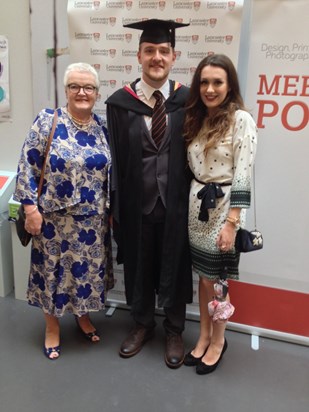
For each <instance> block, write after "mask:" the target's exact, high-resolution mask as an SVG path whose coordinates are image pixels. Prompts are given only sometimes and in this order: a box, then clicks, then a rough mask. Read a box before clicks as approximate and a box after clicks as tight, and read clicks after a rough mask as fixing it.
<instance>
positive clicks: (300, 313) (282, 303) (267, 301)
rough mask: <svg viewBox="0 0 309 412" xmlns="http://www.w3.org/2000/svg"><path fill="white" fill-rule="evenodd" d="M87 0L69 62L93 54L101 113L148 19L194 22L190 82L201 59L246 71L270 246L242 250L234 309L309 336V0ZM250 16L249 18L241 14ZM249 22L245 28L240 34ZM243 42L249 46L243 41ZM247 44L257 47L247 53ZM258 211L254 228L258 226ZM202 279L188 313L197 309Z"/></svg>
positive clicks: (244, 319)
mask: <svg viewBox="0 0 309 412" xmlns="http://www.w3.org/2000/svg"><path fill="white" fill-rule="evenodd" d="M249 4H250V6H251V9H250V12H249V13H247V15H246V16H244V14H243V8H244V4H243V1H177V0H174V1H152V0H148V1H125V0H123V1H121V0H119V1H117V0H114V1H112V0H107V1H86V0H68V23H69V39H70V60H71V62H74V61H87V62H89V63H90V64H92V65H94V67H95V68H96V69H97V70H98V72H99V75H100V78H101V88H100V94H101V99H100V100H99V101H98V102H97V104H96V111H97V112H98V113H99V114H102V115H105V105H104V101H105V99H106V98H107V97H108V96H109V95H110V94H112V93H113V92H114V91H115V90H117V89H118V88H120V87H122V86H123V85H124V84H126V83H128V82H130V81H132V80H133V79H135V78H137V77H140V75H141V73H140V66H139V65H138V63H137V58H136V51H137V48H138V39H139V35H140V33H139V32H138V31H133V30H131V29H125V28H123V27H122V26H123V24H128V23H131V22H134V21H136V20H139V19H143V18H162V19H169V18H171V19H174V20H178V21H181V22H190V26H189V27H186V28H182V29H179V30H177V33H176V53H177V56H178V57H177V60H176V63H175V66H174V68H173V70H172V78H174V79H176V80H179V81H180V82H182V83H183V84H186V85H190V82H191V78H192V74H193V73H194V70H195V68H196V66H197V64H198V63H199V61H200V60H201V59H202V58H203V57H204V56H206V55H207V54H208V53H212V52H215V53H225V54H227V55H228V56H230V57H231V59H232V60H233V61H234V63H235V65H236V66H237V64H238V61H239V62H241V64H242V65H243V64H246V65H247V70H244V67H238V69H239V72H240V73H243V72H246V73H247V79H246V81H244V78H241V79H240V80H241V83H242V85H243V89H244V94H245V96H244V97H245V101H246V105H247V107H248V108H249V109H250V110H251V111H252V114H253V116H254V118H255V120H256V122H257V125H258V128H259V145H258V154H257V161H256V202H257V223H258V229H260V230H261V231H262V233H263V236H264V243H265V246H264V249H263V250H261V251H259V252H255V253H249V254H247V255H246V254H243V255H242V257H241V264H240V281H239V282H231V297H232V300H233V303H234V304H235V306H236V312H235V314H234V316H233V318H232V319H231V323H230V325H231V327H233V326H234V327H235V328H236V329H237V328H240V329H241V328H244V330H248V331H255V330H258V332H257V333H259V334H263V333H264V334H265V335H267V333H268V332H269V333H270V334H272V333H275V335H277V336H278V337H281V338H283V339H288V340H295V341H299V342H301V343H303V342H305V343H306V344H309V343H308V337H309V322H308V320H307V317H306V315H307V314H308V313H309V294H308V292H309V281H308V268H309V252H308V251H307V246H308V244H309V242H308V239H307V233H308V231H309V224H308V223H309V213H308V203H309V192H308V189H307V185H306V177H307V176H309V162H308V161H307V156H308V153H309V140H308V120H309V106H308V96H309V74H308V60H309V42H308V38H307V37H306V36H305V34H304V33H306V31H307V20H306V16H307V15H308V13H309V2H308V1H307V0H267V1H266V0H251V1H250V0H249V1H248V2H247V4H246V6H247V5H249ZM243 18H246V19H247V20H250V22H249V23H248V21H247V22H243V21H242V19H243ZM242 23H246V25H244V26H243V28H244V27H247V29H245V30H244V31H243V32H242V38H241V39H240V35H241V27H242ZM240 40H242V42H241V44H242V47H241V48H240ZM246 50H249V53H248V55H245V54H246ZM252 212H253V210H252V209H251V210H250V211H249V213H248V224H247V227H248V228H251V227H252V228H253V213H252ZM115 269H116V270H115V272H116V273H115V275H116V280H117V283H116V287H115V289H114V290H113V291H111V292H110V293H109V299H110V301H114V302H120V303H124V302H125V298H124V285H123V273H122V268H121V267H118V266H116V267H115ZM197 283H198V279H197V277H196V276H195V277H194V303H193V304H192V305H189V306H188V315H191V314H193V315H197V314H198V304H197Z"/></svg>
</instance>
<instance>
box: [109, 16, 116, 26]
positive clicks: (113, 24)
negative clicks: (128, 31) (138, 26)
mask: <svg viewBox="0 0 309 412" xmlns="http://www.w3.org/2000/svg"><path fill="white" fill-rule="evenodd" d="M108 21H109V24H110V25H111V26H115V24H116V17H109V19H108Z"/></svg>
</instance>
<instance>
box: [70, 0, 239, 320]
mask: <svg viewBox="0 0 309 412" xmlns="http://www.w3.org/2000/svg"><path fill="white" fill-rule="evenodd" d="M242 7H243V1H242V0H241V1H222V0H221V1H177V0H174V1H152V0H148V1H125V0H123V1H116V0H115V1H113V0H110V1H84V0H81V1H78V0H69V1H68V19H69V37H70V57H71V61H87V62H89V63H90V64H92V65H93V66H94V67H95V68H96V69H97V70H98V72H99V75H100V79H101V87H100V95H101V96H100V100H99V101H98V102H97V104H96V108H95V110H96V112H97V113H99V114H102V115H103V116H104V115H105V104H104V102H105V100H106V98H107V97H108V96H109V95H110V94H112V93H113V92H114V91H115V90H117V89H119V88H120V87H123V86H124V85H125V84H127V83H129V82H131V81H132V80H134V79H136V78H138V77H140V76H141V67H140V65H139V64H138V61H137V56H136V55H137V50H138V42H139V36H140V34H141V32H140V31H138V30H132V29H127V28H124V27H123V24H129V23H132V22H135V21H138V20H141V19H149V18H158V19H173V20H176V21H178V22H183V23H190V26H189V27H184V28H181V29H178V30H176V47H175V50H176V55H177V59H176V62H175V65H174V67H173V69H172V73H171V78H173V79H175V80H178V81H180V82H181V83H182V84H185V85H188V86H189V85H190V83H191V78H192V75H193V73H194V71H195V69H196V66H197V65H198V63H199V62H200V61H201V60H202V59H203V58H204V57H205V56H207V55H208V54H209V53H224V54H227V55H228V56H229V57H230V58H231V59H232V60H233V62H234V64H235V65H236V66H237V64H238V56H239V43H240V30H241V20H242ZM115 277H116V286H115V288H114V289H113V290H112V291H111V292H110V293H109V300H110V301H116V302H125V296H124V282H123V271H122V267H118V266H117V265H115ZM197 284H198V279H197V277H195V278H194V303H193V304H192V305H190V307H188V311H189V312H192V313H194V314H196V313H198V304H197Z"/></svg>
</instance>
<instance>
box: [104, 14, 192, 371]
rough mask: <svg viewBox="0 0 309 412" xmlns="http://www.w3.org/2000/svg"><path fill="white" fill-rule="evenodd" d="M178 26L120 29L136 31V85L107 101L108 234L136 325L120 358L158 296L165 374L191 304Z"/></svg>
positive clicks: (137, 344) (139, 335) (146, 332)
mask: <svg viewBox="0 0 309 412" xmlns="http://www.w3.org/2000/svg"><path fill="white" fill-rule="evenodd" d="M182 26H184V24H180V23H175V22H173V21H170V20H169V21H164V20H156V19H151V20H147V21H141V22H138V23H134V24H130V25H127V26H126V27H130V28H136V29H139V30H143V32H142V35H141V37H140V46H139V51H138V54H137V56H138V61H139V63H140V64H141V65H142V72H143V73H142V78H141V79H137V80H136V81H134V82H133V83H131V84H130V85H127V86H125V87H124V88H123V89H121V90H118V91H116V92H115V93H114V94H113V95H112V96H110V97H109V98H108V99H107V101H106V104H107V121H108V129H109V134H110V140H111V149H112V162H113V166H112V181H113V183H112V213H113V230H114V237H115V240H116V243H117V245H118V253H117V260H118V263H123V264H124V278H125V292H126V299H127V304H128V305H130V306H131V314H132V316H133V319H134V322H135V325H134V327H133V329H132V330H131V332H130V333H129V335H128V337H127V338H126V339H125V340H124V341H123V343H122V345H121V348H120V352H119V354H120V356H122V357H124V358H129V357H131V356H134V355H135V354H137V353H138V352H139V351H140V349H141V348H142V346H143V345H144V343H145V342H146V341H147V340H149V339H150V338H151V337H152V336H153V332H154V327H155V325H156V323H155V317H154V315H155V306H156V294H157V295H158V306H159V307H163V309H164V312H165V319H164V322H163V326H164V328H165V331H166V349H165V362H166V364H167V366H169V367H171V368H177V367H179V366H180V365H181V364H182V362H183V358H184V345H183V340H182V332H183V330H184V323H185V310H186V303H190V302H191V301H192V273H191V261H190V252H189V244H188V233H187V215H188V197H189V182H190V176H189V173H190V172H189V170H188V167H187V166H186V151H185V144H184V139H183V137H182V126H183V121H184V113H185V112H184V105H185V102H186V100H187V98H188V93H189V90H188V88H187V87H184V86H181V85H180V84H179V83H177V82H175V81H171V80H169V79H168V76H169V72H170V69H171V67H172V65H173V63H174V62H175V52H174V46H175V28H177V27H182ZM156 90H160V92H161V93H162V95H163V100H164V101H165V102H164V104H165V109H166V115H165V116H163V117H164V128H165V129H164V130H165V132H164V135H163V138H162V140H161V142H157V143H155V141H154V139H153V137H152V134H151V132H152V115H153V111H154V109H153V108H154V105H155V102H156V99H155V97H154V96H153V95H152V94H153V92H154V91H156Z"/></svg>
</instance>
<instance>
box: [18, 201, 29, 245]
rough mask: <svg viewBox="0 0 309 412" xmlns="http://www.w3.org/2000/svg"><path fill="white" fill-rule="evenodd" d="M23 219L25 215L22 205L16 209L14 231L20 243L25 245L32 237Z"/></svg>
mask: <svg viewBox="0 0 309 412" xmlns="http://www.w3.org/2000/svg"><path fill="white" fill-rule="evenodd" d="M25 221H26V215H25V212H24V208H23V206H20V207H19V208H18V211H17V217H16V220H15V225H16V232H17V236H18V237H19V240H20V243H21V244H22V245H23V246H25V247H26V246H27V245H28V244H29V242H30V240H31V238H32V235H31V233H28V232H27V231H26V229H25Z"/></svg>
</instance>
